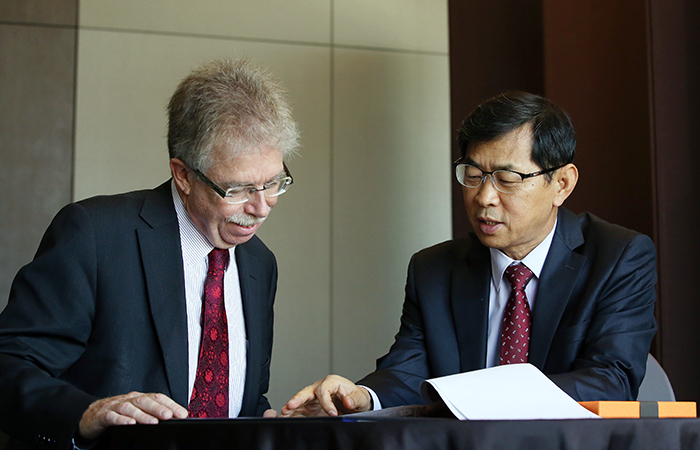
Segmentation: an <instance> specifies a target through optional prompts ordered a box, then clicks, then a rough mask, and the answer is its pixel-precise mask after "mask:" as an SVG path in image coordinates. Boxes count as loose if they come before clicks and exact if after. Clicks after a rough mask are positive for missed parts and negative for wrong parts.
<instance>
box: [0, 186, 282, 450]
mask: <svg viewBox="0 0 700 450" xmlns="http://www.w3.org/2000/svg"><path fill="white" fill-rule="evenodd" d="M235 253H236V258H237V263H238V271H239V278H240V286H241V294H242V298H243V311H244V315H245V325H246V333H247V336H246V337H247V371H246V381H245V392H244V396H243V404H242V407H241V413H240V415H241V416H255V415H258V416H259V415H262V412H263V411H264V410H265V409H267V408H269V403H268V401H267V399H266V398H265V396H264V394H265V393H266V392H267V389H268V384H269V369H270V356H271V351H272V322H273V312H272V306H273V301H274V296H275V291H276V285H277V264H276V261H275V258H274V255H273V254H272V253H271V252H270V251H269V250H268V249H267V247H265V245H264V244H263V243H262V241H260V240H259V239H258V238H257V237H253V238H252V239H251V240H250V241H248V242H247V243H245V244H241V245H238V246H237V247H236V250H235ZM187 378H188V361H187V319H186V306H185V288H184V274H183V262H182V251H181V246H180V234H179V228H178V222H177V215H176V213H175V208H174V206H173V201H172V196H171V191H170V182H166V183H164V184H163V185H161V186H159V187H158V188H156V189H154V190H151V191H138V192H132V193H127V194H122V195H116V196H103V197H95V198H92V199H88V200H85V201H81V202H78V203H74V204H70V205H68V206H66V207H65V208H63V209H62V210H61V211H60V212H59V214H58V215H57V216H56V217H55V219H54V221H53V222H52V224H51V226H50V227H49V228H48V230H47V232H46V234H45V236H44V238H43V239H42V242H41V245H40V247H39V250H38V251H37V254H36V256H35V258H34V260H33V261H32V262H31V263H30V264H28V265H27V266H25V267H24V268H22V269H21V270H20V272H19V273H18V275H17V277H16V279H15V281H14V282H13V285H12V289H11V293H10V299H9V303H8V306H7V308H6V309H5V310H4V311H3V312H2V314H0V386H2V388H1V389H0V428H1V429H2V430H3V431H5V432H7V433H8V434H11V435H13V436H15V437H17V438H19V439H21V440H23V441H25V442H29V443H32V444H40V445H41V446H52V445H56V446H57V448H67V447H68V446H69V445H70V442H71V439H72V437H73V434H74V432H75V430H76V426H77V424H78V422H79V420H80V418H81V416H82V414H83V412H84V411H85V410H86V409H87V407H88V406H89V404H90V403H92V402H93V401H94V400H96V399H98V398H102V397H108V396H113V395H118V394H125V393H128V392H130V391H134V390H135V391H141V392H161V393H164V394H166V395H168V396H170V397H171V398H172V399H173V400H175V401H176V402H177V403H179V404H180V405H183V406H185V407H187V404H188V398H187Z"/></svg>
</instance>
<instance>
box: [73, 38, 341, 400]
mask: <svg viewBox="0 0 700 450" xmlns="http://www.w3.org/2000/svg"><path fill="white" fill-rule="evenodd" d="M235 55H240V56H248V57H250V58H252V59H253V60H254V61H256V62H258V63H259V64H261V65H264V66H266V67H268V68H269V69H270V70H271V71H272V72H273V73H275V74H276V75H277V76H278V77H279V78H280V79H281V80H282V83H283V84H284V86H285V87H286V88H287V90H288V91H289V95H290V100H291V102H292V107H293V111H294V116H295V118H296V120H297V122H298V123H299V125H300V128H301V132H302V149H301V156H300V157H297V158H294V159H293V160H292V161H291V163H290V164H289V167H290V170H291V171H292V174H293V175H294V179H295V182H294V185H293V186H292V188H290V191H289V192H288V193H287V194H285V195H284V196H283V197H282V198H281V199H280V201H279V203H278V205H277V207H276V208H275V211H274V212H273V213H272V216H271V217H270V219H269V220H268V221H267V222H265V225H264V226H263V227H262V228H261V230H260V232H259V235H260V236H261V237H262V239H263V240H264V241H265V242H266V244H267V245H268V246H269V247H270V248H271V249H272V251H273V252H274V253H275V255H276V256H277V258H278V262H279V268H280V280H279V285H278V295H277V304H276V309H275V311H276V323H275V347H274V354H273V362H272V385H271V388H270V396H269V397H270V400H271V402H272V404H273V406H275V407H277V408H279V407H281V406H282V404H283V403H284V402H285V401H286V400H287V399H288V398H289V397H290V396H291V395H292V394H293V393H295V392H296V390H298V389H299V388H300V387H303V386H304V385H305V384H308V383H309V380H310V379H315V378H317V377H318V376H320V375H321V374H325V373H326V372H327V371H328V369H329V344H328V342H327V341H326V339H325V337H326V336H328V334H329V323H328V317H329V300H328V297H329V289H330V288H329V283H330V281H329V276H330V274H329V270H328V266H329V258H330V256H329V245H330V238H329V233H330V231H329V230H330V223H329V216H330V212H329V208H330V206H329V204H330V199H329V196H330V188H329V178H328V172H329V165H330V150H329V148H330V135H329V129H330V118H329V117H330V112H329V111H330V110H329V108H330V106H329V105H330V51H329V50H328V49H327V48H322V47H316V46H295V45H283V44H266V43H253V42H233V41H230V40H216V39H203V38H189V37H173V36H163V35H142V34H131V33H120V32H105V31H91V30H82V31H81V34H80V45H79V66H78V72H79V73H78V80H79V81H78V100H77V121H76V128H77V133H76V162H75V193H76V198H77V199H80V198H85V197H87V196H92V195H95V194H102V193H114V192H122V191H128V190H133V189H137V188H151V187H154V186H156V185H158V184H160V183H161V182H162V181H164V180H165V179H167V178H168V177H169V171H168V168H167V164H168V157H167V148H166V140H165V135H166V111H165V107H166V105H167V102H168V99H169V97H170V95H171V94H172V92H173V90H174V89H175V87H176V85H177V83H178V82H179V81H180V80H181V79H182V78H183V77H184V76H186V75H187V74H188V73H189V71H190V70H191V68H192V67H194V66H196V65H197V64H199V63H200V62H202V61H206V60H210V59H213V58H216V57H226V56H235ZM319 336H322V337H323V338H321V339H319ZM311 348H313V349H314V352H313V353H311V352H309V351H307V349H311Z"/></svg>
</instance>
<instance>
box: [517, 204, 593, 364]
mask: <svg viewBox="0 0 700 450" xmlns="http://www.w3.org/2000/svg"><path fill="white" fill-rule="evenodd" d="M583 242H584V240H583V234H582V232H581V227H580V225H579V224H578V219H577V217H576V216H575V215H574V214H573V213H572V212H570V211H568V210H566V209H563V208H561V209H560V210H559V219H558V223H557V229H556V231H555V232H554V238H553V239H552V245H551V247H550V249H549V253H548V254H547V259H546V261H545V263H544V267H543V268H542V274H541V277H540V281H539V284H538V286H537V297H536V301H535V308H534V309H535V310H534V313H533V318H532V334H531V336H530V357H529V361H530V363H532V364H533V365H535V366H537V367H538V368H539V369H543V368H544V364H545V361H546V359H547V355H548V353H549V348H550V347H551V345H552V338H553V337H554V333H555V332H556V331H557V328H558V326H559V322H560V321H561V317H562V315H563V314H564V310H565V309H566V306H567V305H568V303H569V301H570V300H571V292H572V291H573V288H574V285H575V284H576V280H577V279H578V276H579V274H580V273H581V268H582V267H583V265H584V264H585V262H586V257H585V256H582V255H580V254H578V253H574V252H573V250H574V249H575V248H576V247H578V246H580V245H581V244H583Z"/></svg>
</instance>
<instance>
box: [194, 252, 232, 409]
mask: <svg viewBox="0 0 700 450" xmlns="http://www.w3.org/2000/svg"><path fill="white" fill-rule="evenodd" d="M228 259H229V253H228V250H221V249H218V248H215V249H214V250H212V251H211V253H209V269H208V270H207V278H206V280H204V302H203V305H202V343H201V346H200V349H199V361H198V363H197V377H196V378H195V380H194V389H193V390H192V398H191V399H190V405H189V416H190V417H228V381H229V375H228V370H229V366H228V326H227V322H226V309H225V308H224V270H226V266H227V264H228Z"/></svg>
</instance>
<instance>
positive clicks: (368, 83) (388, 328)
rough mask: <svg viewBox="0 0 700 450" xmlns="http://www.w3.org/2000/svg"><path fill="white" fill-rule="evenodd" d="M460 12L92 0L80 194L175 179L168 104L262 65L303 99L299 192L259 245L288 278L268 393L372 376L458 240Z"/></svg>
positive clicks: (297, 106) (86, 23) (79, 138)
mask: <svg viewBox="0 0 700 450" xmlns="http://www.w3.org/2000/svg"><path fill="white" fill-rule="evenodd" d="M447 38H448V34H447V2H446V1H445V0H379V1H377V0H355V1H351V0H297V1H293V2H290V1H288V0H267V1H253V0H238V1H227V2H221V1H216V0H199V1H194V0H177V1H174V0H169V1H165V0H161V1H155V0H153V1H143V0H81V2H80V28H79V45H78V83H77V108H76V140H75V146H76V149H75V177H74V192H75V199H76V200H78V199H82V198H85V197H88V196H92V195H96V194H106V193H115V192H123V191H128V190H133V189H140V188H151V187H154V186H156V185H158V184H160V183H161V182H162V181H164V180H165V179H167V177H168V176H169V173H168V169H167V159H168V158H167V149H166V143H165V134H166V127H165V107H166V104H167V101H168V98H169V96H170V94H171V93H172V91H173V90H174V88H175V86H176V84H177V83H178V82H179V80H180V79H182V78H183V77H184V76H185V75H187V73H188V72H189V71H190V69H191V68H192V67H194V66H196V65H197V64H199V63H201V62H203V61H206V60H209V59H212V58H216V57H231V56H247V57H250V58H252V59H253V60H255V61H256V62H258V63H260V64H262V65H264V66H267V67H269V68H270V69H271V70H272V71H273V72H274V73H275V74H276V75H277V76H278V77H279V78H280V79H281V80H282V82H283V84H284V85H285V87H286V88H287V90H288V91H289V95H290V99H291V102H292V105H293V109H294V115H295V118H296V120H297V121H298V122H299V125H300V128H301V132H302V149H301V157H298V158H296V159H294V160H293V161H292V162H291V163H290V164H289V167H290V170H291V171H292V173H293V174H294V178H295V183H294V186H293V187H292V189H291V190H290V191H289V193H287V194H285V196H284V197H283V198H282V199H281V200H280V202H279V203H278V206H277V207H276V208H275V211H274V212H273V214H272V216H271V218H270V220H268V221H267V222H266V223H265V225H264V226H263V227H262V228H261V230H260V232H259V235H260V236H261V238H262V239H263V240H264V241H265V243H266V244H267V245H268V246H269V247H270V248H271V249H272V250H273V251H274V252H275V254H276V255H277V258H278V262H279V266H280V280H279V286H278V295H277V302H276V309H275V312H276V322H275V344H274V353H273V360H272V383H271V387H270V394H269V398H270V401H271V403H272V405H273V407H275V408H278V409H279V408H280V407H281V406H282V405H283V403H284V402H285V401H286V400H287V399H288V398H289V396H290V395H292V394H293V393H294V392H296V391H297V390H298V389H299V388H301V387H303V386H305V385H307V384H309V383H311V382H313V381H315V380H316V379H318V378H319V377H322V376H324V375H325V374H327V373H329V372H337V373H341V374H343V375H345V376H348V377H349V378H353V379H355V378H358V377H361V376H362V375H364V374H365V373H367V372H369V371H371V370H372V369H373V367H374V361H375V359H376V358H377V357H379V356H381V355H382V354H384V353H385V352H386V351H387V349H388V348H389V345H390V344H391V342H392V339H393V335H394V334H395V333H396V330H397V329H398V320H399V316H400V311H401V303H402V300H403V284H404V281H405V274H406V266H407V263H408V260H409V258H410V255H411V254H412V253H414V252H415V251H417V250H419V249H420V248H423V247H425V246H428V245H431V244H434V243H437V242H440V241H443V240H446V239H449V238H450V235H451V228H450V223H451V216H450V215H451V213H450V208H451V207H450V190H449V187H450V184H449V183H450V182H451V173H450V160H449V154H450V142H449V139H450V136H451V132H450V129H449V86H448V48H447Z"/></svg>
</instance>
